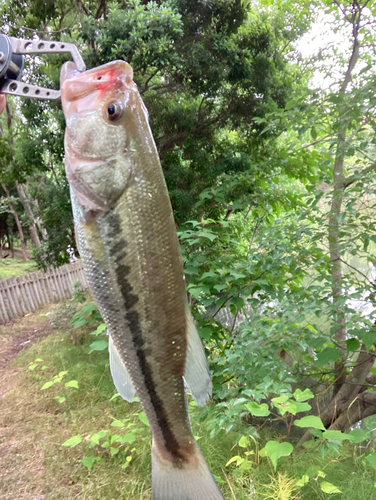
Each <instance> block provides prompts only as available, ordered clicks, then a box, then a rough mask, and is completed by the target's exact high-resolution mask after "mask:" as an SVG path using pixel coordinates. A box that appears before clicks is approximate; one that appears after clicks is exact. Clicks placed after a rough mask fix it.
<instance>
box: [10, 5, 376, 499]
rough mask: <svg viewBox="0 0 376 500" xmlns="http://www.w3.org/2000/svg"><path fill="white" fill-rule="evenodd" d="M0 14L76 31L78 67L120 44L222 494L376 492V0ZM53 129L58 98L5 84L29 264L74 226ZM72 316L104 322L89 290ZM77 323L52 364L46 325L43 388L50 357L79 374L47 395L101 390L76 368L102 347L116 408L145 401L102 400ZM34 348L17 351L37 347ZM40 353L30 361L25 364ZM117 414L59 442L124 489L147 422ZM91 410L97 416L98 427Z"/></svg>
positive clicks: (52, 81)
mask: <svg viewBox="0 0 376 500" xmlns="http://www.w3.org/2000/svg"><path fill="white" fill-rule="evenodd" d="M26 5H27V8H26ZM0 16H1V18H2V24H3V26H4V27H3V30H4V32H6V33H7V34H9V35H14V36H19V37H23V38H32V37H35V36H37V37H39V38H42V39H51V40H52V39H53V40H65V41H72V42H74V43H76V44H77V45H78V46H79V47H80V49H81V50H82V52H83V56H84V59H85V61H86V62H87V64H88V67H93V66H96V65H99V64H103V63H105V62H107V61H110V60H113V59H125V60H127V61H129V62H130V63H131V64H132V66H133V69H134V74H135V80H136V83H137V84H138V86H139V89H140V92H141V94H142V96H143V99H144V100H145V103H146V105H147V107H148V110H149V114H150V123H151V127H152V130H153V134H154V137H155V140H156V143H157V147H158V150H159V154H160V157H161V160H162V166H163V170H164V173H165V176H166V180H167V184H168V188H169V192H170V196H171V200H172V204H173V208H174V213H175V219H176V223H177V227H178V233H179V237H180V241H181V246H182V253H183V258H184V265H185V273H186V278H187V291H188V293H189V297H190V303H191V307H192V310H193V312H194V315H195V317H196V320H197V324H198V327H199V331H200V334H201V336H202V339H203V341H204V343H205V346H206V348H207V354H208V357H209V360H210V365H211V370H212V373H213V379H214V397H213V401H212V404H211V405H209V406H208V407H207V408H205V409H203V410H201V411H199V410H198V409H196V408H193V414H194V419H195V420H194V421H195V422H196V421H197V429H198V431H197V432H198V434H199V435H200V433H202V435H203V443H207V446H208V449H205V445H204V446H203V448H204V451H206V454H207V455H208V456H209V461H210V456H213V457H216V458H215V459H214V458H213V461H212V462H213V463H212V467H213V470H214V472H215V474H216V475H217V476H218V477H220V478H222V481H225V483H224V484H223V488H224V491H226V492H227V493H228V498H231V495H233V498H242V496H241V495H243V496H244V495H245V496H244V498H280V499H289V498H295V497H296V498H300V497H301V498H310V499H312V498H321V497H325V496H326V495H334V496H335V495H338V498H339V497H342V498H349V499H350V498H367V499H369V498H373V496H375V493H373V491H375V492H376V489H374V487H373V482H374V473H373V471H372V467H374V466H375V467H376V454H375V453H373V451H372V442H371V441H370V440H369V439H370V437H371V431H372V429H373V427H374V423H375V421H376V420H375V418H374V415H375V414H376V392H375V385H376V369H375V368H374V360H375V346H376V330H375V304H374V302H375V280H376V275H375V265H376V258H375V243H376V233H375V175H374V174H375V170H376V149H375V126H376V122H375V107H376V98H375V91H376V81H375V75H374V71H373V68H374V67H375V63H376V53H375V45H374V40H375V26H376V5H374V3H373V2H369V1H367V0H363V1H362V2H350V1H348V2H337V1H335V2H331V1H326V0H325V1H317V2H304V1H301V2H299V3H296V2H292V1H290V0H283V1H277V2H269V1H267V0H258V1H255V2H247V1H244V0H243V1H240V0H212V1H184V0H181V1H180V0H174V1H160V2H148V1H144V2H142V1H140V0H126V1H115V2H112V3H110V2H106V1H105V0H104V1H103V0H101V1H98V2H97V1H85V0H82V1H81V0H79V1H73V0H72V1H71V2H70V1H68V2H57V1H52V2H40V1H39V0H28V1H27V3H26V4H25V2H17V1H12V2H10V1H9V2H8V1H6V2H4V3H3V5H2V6H1V7H0ZM320 24H321V25H325V26H327V29H328V31H329V34H328V35H327V37H328V38H327V40H328V43H326V40H321V42H320V43H319V45H318V49H317V54H314V51H311V55H310V57H309V58H305V57H303V55H302V53H301V52H300V51H299V47H300V44H301V40H302V37H303V36H304V35H305V33H307V32H309V30H310V29H311V28H312V26H313V27H314V28H315V29H316V30H317V29H318V26H320ZM334 35H335V36H336V37H337V38H334V40H336V42H333V41H331V40H332V36H334ZM63 60H64V59H63V57H57V56H50V57H46V58H43V60H42V61H38V60H37V61H36V60H35V59H30V60H28V61H27V65H26V70H25V72H26V77H27V78H28V79H29V80H30V81H33V82H37V83H39V84H41V85H44V86H48V87H50V88H58V79H59V68H60V67H61V64H62V62H63ZM63 132H64V118H63V114H62V111H61V107H60V104H59V103H45V102H38V101H32V100H24V101H22V102H18V101H16V100H14V101H9V103H8V106H7V113H6V114H5V115H4V116H3V117H2V124H1V138H0V182H1V185H2V189H3V193H2V194H3V196H2V207H3V208H2V211H1V213H0V219H1V220H0V232H1V235H2V238H5V237H6V235H7V234H8V235H10V236H9V240H12V238H13V239H18V241H19V246H20V248H21V249H22V250H23V251H24V252H26V250H27V248H26V245H27V244H26V241H27V240H29V244H30V242H31V243H32V247H33V253H34V257H35V259H36V261H37V262H38V265H39V266H40V267H46V266H47V265H59V264H61V263H64V262H65V261H66V259H67V254H66V252H65V250H66V247H67V245H68V244H71V245H75V242H74V230H73V225H72V216H71V208H70V203H69V193H68V186H67V182H66V179H65V176H64V166H63V156H64V153H63ZM95 321H98V322H99V323H95ZM73 322H74V325H75V326H77V325H81V326H80V327H82V326H83V325H87V324H88V322H89V323H90V322H92V326H93V328H94V327H96V326H98V324H99V325H100V319H99V318H98V317H96V316H95V311H94V309H93V306H90V302H89V303H87V304H86V305H84V308H83V312H82V313H81V316H76V317H75V319H74V320H73ZM77 322H78V323H77ZM89 326H90V325H89ZM88 328H89V327H88ZM94 329H95V328H94ZM96 332H97V333H98V335H101V334H103V330H101V328H99V330H96ZM86 333H88V332H86ZM82 340H83V344H82V346H80V347H74V348H72V347H69V342H67V343H66V344H65V343H64V342H65V341H63V342H62V343H61V344H58V343H56V344H54V350H56V352H61V356H62V357H64V356H68V354H67V352H68V351H69V352H71V350H72V349H73V350H75V352H76V353H77V357H74V356H73V357H72V358H69V359H66V361H65V362H64V363H63V364H61V363H60V364H59V362H57V361H56V360H55V355H53V353H52V352H51V350H50V349H51V347H50V344H49V342H52V340H48V341H47V340H46V341H45V342H46V344H45V345H44V346H40V347H35V349H36V350H37V349H42V350H43V356H42V355H41V358H43V359H44V360H45V361H44V362H46V366H47V365H48V366H50V367H51V373H50V376H51V377H55V378H50V379H49V380H50V381H51V380H52V381H53V380H55V382H54V383H53V384H51V390H55V389H56V387H58V386H60V385H61V384H63V385H64V384H65V380H66V379H65V378H64V377H65V376H66V374H64V375H60V376H59V375H58V374H59V373H60V372H61V371H64V372H65V371H67V372H68V374H69V376H72V377H73V378H72V380H73V381H76V383H77V385H78V389H77V388H76V387H74V384H73V386H72V387H71V391H73V392H74V391H82V393H81V394H82V396H81V397H79V398H77V396H72V399H68V397H66V396H60V395H57V396H56V397H65V398H66V399H65V400H64V401H62V402H61V405H62V406H58V408H59V410H58V413H59V414H60V412H62V413H63V414H64V415H65V417H67V416H68V417H69V415H71V412H72V411H76V410H77V408H78V407H77V406H76V403H77V404H78V406H79V407H80V408H81V410H83V409H84V411H87V407H86V406H85V405H86V403H88V406H90V407H92V408H95V406H96V405H97V404H99V403H98V401H99V400H98V399H95V397H94V395H93V394H92V392H93V391H97V390H99V389H98V384H99V382H98V383H97V382H96V380H97V378H96V377H98V374H97V375H96V371H95V370H94V368H93V370H94V371H93V374H92V377H93V378H92V380H91V382H90V383H87V385H85V382H82V381H81V380H80V376H81V377H83V378H82V380H83V381H84V380H85V377H86V375H84V373H85V374H87V373H88V370H89V368H88V367H87V366H86V364H85V363H87V362H88V361H87V359H89V358H88V356H102V355H103V358H101V360H102V361H101V363H103V366H102V368H103V370H102V375H101V377H103V381H106V382H103V383H105V384H107V389H104V390H103V392H102V393H101V398H102V399H100V401H102V402H103V404H104V407H105V408H106V411H107V410H108V412H112V413H111V415H112V416H113V417H114V419H115V420H114V421H117V420H116V419H120V420H124V418H128V417H127V416H126V415H128V413H127V412H129V418H130V420H129V421H128V422H130V423H131V424H132V425H133V424H134V425H136V423H135V422H137V425H139V422H140V418H141V423H142V417H140V415H141V414H140V413H138V410H137V409H133V407H129V408H130V409H128V406H126V405H125V403H123V402H120V401H118V400H115V402H109V401H108V400H109V399H110V398H111V390H110V388H112V386H111V382H110V379H109V374H108V368H107V365H106V363H107V361H105V360H106V359H107V358H105V357H104V353H100V349H103V348H106V341H105V337H102V338H100V337H99V338H98V339H97V340H96V341H95V342H99V344H98V343H94V348H93V347H91V351H92V352H93V349H94V353H93V354H91V355H88V353H87V344H88V343H90V342H89V341H88V339H87V338H86V334H85V332H84V333H83V338H82ZM57 346H58V347H57ZM64 346H65V348H64V349H63V347H64ZM44 350H45V351H44ZM66 350H68V351H66ZM96 351H98V352H96ZM34 352H35V351H32V350H30V351H29V352H28V354H27V356H26V358H25V361H27V362H31V361H35V359H38V355H37V354H36V353H35V358H34V360H33V359H32V356H34V354H31V353H34ZM29 356H31V357H29ZM46 356H47V359H48V361H47V359H46ZM75 356H76V355H75ZM83 359H85V362H84V361H83ZM98 359H99V358H98ZM40 363H42V362H39V361H35V362H33V363H31V366H33V365H34V364H35V365H36V366H35V367H34V368H33V369H32V372H33V373H34V371H35V370H38V369H39V368H40V369H41V370H42V368H41V366H40ZM88 363H89V364H90V362H88ZM52 367H53V369H52ZM89 371H90V370H89ZM35 373H36V374H38V375H40V377H41V378H43V377H42V375H43V374H42V373H40V374H39V372H38V371H36V372H35ZM46 373H48V372H46ZM43 376H44V375H43ZM56 377H57V378H56ZM43 380H44V379H43ZM49 380H46V381H45V382H48V381H49ZM67 381H68V380H67ZM92 381H94V382H95V383H93V384H92V385H91V383H92ZM101 381H102V378H101ZM68 382H69V381H68ZM37 383H39V379H38V380H37V382H35V384H37ZM101 383H102V382H101ZM59 384H60V385H59ZM52 386H53V387H54V388H53V389H52ZM90 387H91V388H90ZM39 388H40V387H38V390H39ZM68 388H69V386H68ZM38 394H39V393H38ZM84 394H86V396H84ZM70 397H71V396H70ZM75 398H77V399H75ZM49 401H50V400H49ZM57 401H58V400H57ZM43 404H44V403H43ZM46 404H50V403H46ZM54 404H55V405H59V404H60V403H59V402H58V403H54ZM80 404H81V406H80ZM64 405H65V406H64ZM112 405H115V407H114V408H115V409H113V406H112ZM48 408H49V410H48V411H50V410H51V408H50V407H48ZM61 408H63V409H61ZM64 408H65V409H64ZM124 408H127V409H126V410H124ZM81 410H77V411H81ZM123 411H124V413H122V412H123ZM116 412H118V413H116ZM114 413H116V414H114ZM65 417H64V418H65ZM133 418H135V422H134V421H133V420H132V419H133ZM137 419H138V420H137ZM120 420H119V421H120ZM128 422H122V423H124V427H126V428H127V429H128V426H129V425H131V424H128ZM109 425H111V422H105V420H104V419H103V418H102V420H101V422H100V424H99V423H98V425H96V424H95V425H94V423H93V424H90V425H89V423H87V424H86V423H85V425H84V426H83V428H81V427H80V426H76V427H75V426H74V425H72V431H73V432H72V437H74V438H75V439H73V441H70V442H69V443H68V444H66V447H68V448H69V447H70V446H71V447H72V449H73V450H74V453H79V456H80V460H82V461H83V462H82V465H80V467H81V468H80V472H78V474H84V472H83V471H85V467H86V469H88V470H89V471H91V470H93V471H94V470H95V471H97V472H96V474H97V475H98V477H99V476H100V474H105V472H104V473H103V472H102V473H101V472H100V470H102V469H101V467H105V465H104V463H105V462H106V461H108V463H109V464H111V467H112V466H114V467H115V465H118V466H119V468H116V470H118V471H119V472H118V474H119V477H122V479H121V480H122V481H123V480H124V478H127V477H129V478H133V479H134V478H136V477H137V478H138V479H137V480H138V481H139V482H138V483H137V485H136V486H135V490H132V491H133V493H132V492H131V490H129V489H125V490H124V491H123V490H120V489H119V490H116V491H123V493H116V495H118V496H119V495H120V496H119V498H138V496H137V495H141V494H142V491H143V489H142V488H143V486H141V485H142V484H144V483H143V481H144V482H145V481H146V482H147V481H148V480H149V479H145V478H146V477H148V476H146V475H145V467H144V465H142V464H143V463H144V462H143V461H142V460H144V459H145V457H146V451H145V450H146V449H147V446H146V445H145V449H144V448H143V444H142V443H143V442H144V440H146V441H147V439H148V438H147V437H144V431H143V430H142V429H143V428H142V427H137V426H136V427H135V428H136V429H138V431H137V432H136V433H135V442H134V445H133V443H127V439H128V440H129V439H133V438H129V434H132V432H133V431H132V430H129V432H128V431H127V432H126V433H125V434H120V433H118V435H119V436H120V437H116V439H117V440H118V441H115V438H111V439H112V441H111V439H110V438H109V437H108V436H112V435H113V434H111V433H110V430H109V427H108V426H109ZM195 425H196V424H195ZM100 426H104V427H103V429H104V430H106V431H107V432H106V434H103V435H101V436H102V437H101V439H102V440H103V441H98V443H96V442H95V441H93V439H97V437H96V438H93V435H95V433H96V432H99V431H100V429H101V427H100ZM115 427H116V425H115ZM270 428H271V429H273V430H272V431H270ZM265 429H267V430H265ZM123 430H124V429H123ZM76 431H77V432H76ZM111 432H113V431H111ZM115 435H116V434H115ZM77 436H79V437H77ZM126 436H128V437H126ZM145 436H147V434H145ZM136 437H137V441H136ZM98 439H99V438H98ZM119 440H120V441H119ZM124 440H125V441H124ZM363 442H365V443H366V446H367V447H366V448H363V447H361V446H359V444H360V443H363ZM90 443H94V447H95V445H96V446H98V447H102V448H103V443H106V445H105V447H104V449H105V450H106V453H107V455H105V457H104V456H102V455H101V453H102V452H101V451H98V450H99V449H100V448H98V449H97V448H96V453H95V454H93V455H89V454H88V449H87V447H89V448H90V446H91V445H90ZM114 443H115V446H112V444H114ZM216 443H217V444H218V443H221V446H220V447H219V448H218V449H217V451H214V452H213V453H211V451H210V447H211V446H212V447H215V446H216ZM222 443H224V444H223V446H222ZM225 443H227V444H226V446H227V448H226V447H225ZM131 445H132V446H134V450H133V448H131V447H130V446H131ZM112 448H114V449H115V450H119V451H114V452H111V450H112ZM213 449H214V448H213ZM76 450H79V452H78V451H76ZM108 450H110V451H109V452H108ZM143 450H144V451H143ZM218 450H220V451H218ZM59 453H60V452H59ZM72 453H73V452H72ZM103 453H104V452H103ZM108 453H109V455H108ZM143 453H144V454H145V456H144V458H142V456H143ZM112 455H113V458H111V456H112ZM135 456H137V457H139V458H137V459H135V460H134V462H135V463H136V461H137V460H139V462H137V463H138V466H136V467H135V469H134V470H133V469H132V467H133V465H132V464H133V457H135ZM350 456H351V457H352V458H351V459H350V458H349V457H350ZM119 457H122V458H121V459H119ZM128 457H131V458H130V459H128ZM284 457H289V458H284ZM314 457H315V460H317V461H318V462H317V463H316V462H315V461H314ZM88 459H90V460H91V462H90V460H89V461H88ZM348 459H349V460H350V461H349V462H348V464H351V465H349V469H351V468H356V470H357V471H358V474H357V477H356V481H355V483H352V484H353V486H351V487H348V486H347V485H348V482H347V481H348V480H349V481H350V479H349V477H350V476H351V475H350V473H348V474H345V475H341V474H340V472H341V471H346V470H347V471H348V472H349V469H346V466H345V464H346V460H348ZM334 460H338V461H339V462H336V463H337V465H336V466H334V465H333V463H334V462H333V461H334ZM217 461H218V462H217ZM106 463H107V462H106ZM145 463H148V458H147V457H146V462H145ZM339 463H341V465H339ZM121 464H123V465H124V464H125V465H126V464H128V465H126V469H127V470H126V471H123V470H122V469H121ZM296 464H299V465H296ZM316 466H317V467H316ZM82 467H83V468H82ZM312 467H313V468H312ZM265 468H266V469H265ZM103 470H104V471H105V470H106V469H105V468H104V469H103ZM130 471H132V472H130ZM140 471H143V474H141V472H140ZM260 471H261V472H260ZM263 471H264V472H263ZM265 471H266V472H265ZM329 471H330V473H329ZM365 471H366V472H365ZM85 474H86V473H85ZM87 474H91V472H87ZM123 474H124V475H123ZM127 474H129V476H127ZM269 476H270V477H269ZM344 476H345V477H344ZM86 477H87V476H85V478H86ZM96 477H97V476H96ZM258 477H259V478H262V479H260V480H259V479H257V478H258ZM90 478H92V476H90ZM133 479H132V481H133ZM90 480H92V479H90ZM93 480H94V481H95V479H93ZM85 481H86V479H85ZM350 482H351V481H350ZM132 484H133V483H132ZM147 484H148V483H147ZM254 484H255V485H256V486H255V488H256V489H255V492H253V489H252V488H253V485H254ZM354 484H355V487H354ZM262 485H264V486H262ZM265 485H267V486H265ZM281 485H283V486H281ZM360 485H362V487H360ZM119 488H120V486H119ZM146 488H147V487H146ZM351 488H352V489H351ZM364 488H365V489H364ZM244 490H245V491H244ZM114 491H115V490H114ZM278 491H279V492H278ZM136 492H137V493H136ZM140 492H141V493H140ZM241 492H242V493H241ZM286 492H287V493H286ZM102 493H103V495H106V496H107V497H108V498H111V496H113V495H115V493H113V492H112V490H111V491H110V490H109V491H108V492H107V490H106V493H104V492H102ZM121 495H123V497H122V496H121ZM132 495H133V496H132ZM252 495H253V496H252ZM256 495H258V497H256ZM268 495H269V496H268ZM278 495H279V496H278ZM48 498H53V497H52V496H51V497H48ZM56 498H60V497H56ZM64 498H66V497H64ZM82 498H85V497H84V496H82Z"/></svg>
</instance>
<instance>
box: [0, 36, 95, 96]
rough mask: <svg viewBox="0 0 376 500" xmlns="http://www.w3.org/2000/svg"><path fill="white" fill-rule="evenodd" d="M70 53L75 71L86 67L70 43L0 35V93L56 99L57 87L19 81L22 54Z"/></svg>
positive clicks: (76, 49)
mask: <svg viewBox="0 0 376 500" xmlns="http://www.w3.org/2000/svg"><path fill="white" fill-rule="evenodd" d="M26 54H27V55H38V54H71V55H72V58H73V61H74V62H75V64H76V66H77V69H78V70H79V71H85V69H86V66H85V63H84V61H83V59H82V57H81V54H80V53H79V51H78V48H77V47H76V46H75V45H73V43H65V42H50V41H45V40H22V39H21V38H14V37H11V36H6V35H1V34H0V92H1V93H3V94H10V95H16V96H20V97H31V98H34V99H50V100H53V101H55V100H57V99H60V90H51V89H46V88H43V87H39V86H38V85H30V84H29V83H24V82H21V81H20V78H21V76H22V71H23V66H24V55H26Z"/></svg>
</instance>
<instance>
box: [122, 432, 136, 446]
mask: <svg viewBox="0 0 376 500" xmlns="http://www.w3.org/2000/svg"><path fill="white" fill-rule="evenodd" d="M135 441H136V434H135V433H134V432H128V433H127V434H126V435H125V436H123V437H122V440H121V442H122V443H129V444H132V443H134V442H135Z"/></svg>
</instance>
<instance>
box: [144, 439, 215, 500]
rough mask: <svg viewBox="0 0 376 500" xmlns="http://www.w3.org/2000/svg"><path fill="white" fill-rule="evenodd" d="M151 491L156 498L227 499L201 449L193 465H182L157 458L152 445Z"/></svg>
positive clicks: (166, 499) (181, 499)
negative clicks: (180, 466)
mask: <svg viewBox="0 0 376 500" xmlns="http://www.w3.org/2000/svg"><path fill="white" fill-rule="evenodd" d="M151 460H152V462H151V463H152V474H151V478H152V480H151V483H152V484H151V486H152V488H151V491H152V499H153V500H224V499H223V495H222V493H221V491H220V489H219V488H218V486H217V483H216V482H215V480H214V478H213V476H212V474H211V472H210V470H209V467H208V465H207V463H206V461H205V458H204V457H203V455H202V453H201V451H200V449H199V448H198V447H197V453H196V457H195V459H194V460H192V462H194V466H192V465H189V466H187V467H183V468H179V467H176V466H174V465H173V464H170V463H168V464H166V462H165V461H164V460H163V461H162V460H160V459H159V458H158V452H157V450H156V449H155V447H154V446H153V447H152V452H151Z"/></svg>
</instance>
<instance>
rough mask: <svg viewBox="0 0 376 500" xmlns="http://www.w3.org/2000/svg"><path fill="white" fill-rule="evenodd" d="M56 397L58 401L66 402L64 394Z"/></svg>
mask: <svg viewBox="0 0 376 500" xmlns="http://www.w3.org/2000/svg"><path fill="white" fill-rule="evenodd" d="M54 399H57V401H58V403H64V401H65V398H64V397H63V396H55V397H54Z"/></svg>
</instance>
